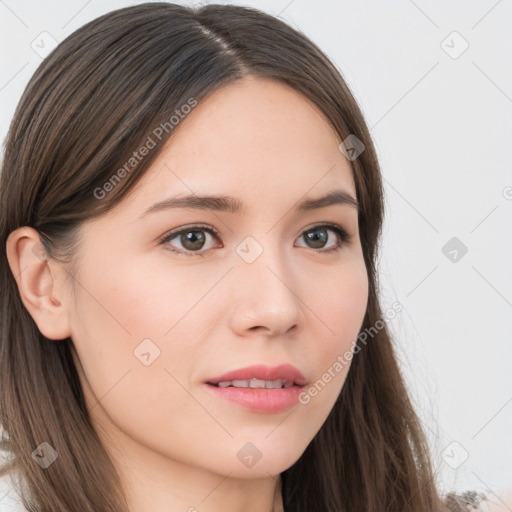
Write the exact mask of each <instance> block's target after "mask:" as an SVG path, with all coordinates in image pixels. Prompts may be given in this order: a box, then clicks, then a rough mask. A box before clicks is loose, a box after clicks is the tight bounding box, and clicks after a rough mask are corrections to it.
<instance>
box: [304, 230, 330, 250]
mask: <svg viewBox="0 0 512 512" xmlns="http://www.w3.org/2000/svg"><path fill="white" fill-rule="evenodd" d="M317 233H322V234H321V235H320V236H317ZM307 238H308V240H309V241H310V242H313V246H314V247H315V248H318V247H320V248H322V247H323V245H324V244H325V242H326V241H327V230H325V229H317V230H315V231H310V232H309V233H307ZM315 244H316V245H315Z"/></svg>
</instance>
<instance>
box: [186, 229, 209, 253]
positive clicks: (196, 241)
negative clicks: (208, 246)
mask: <svg viewBox="0 0 512 512" xmlns="http://www.w3.org/2000/svg"><path fill="white" fill-rule="evenodd" d="M204 242H205V237H204V234H203V233H202V232H201V231H189V232H187V233H185V234H183V235H181V243H182V244H183V247H185V249H188V250H190V251H193V250H194V249H201V248H202V247H203V245H204ZM190 244H191V245H190Z"/></svg>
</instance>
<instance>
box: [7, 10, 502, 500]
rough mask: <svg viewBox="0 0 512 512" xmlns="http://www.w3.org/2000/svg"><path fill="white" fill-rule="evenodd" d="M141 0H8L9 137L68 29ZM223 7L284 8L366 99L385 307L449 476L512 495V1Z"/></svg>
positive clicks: (446, 479) (458, 483) (455, 486)
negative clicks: (376, 169)
mask: <svg viewBox="0 0 512 512" xmlns="http://www.w3.org/2000/svg"><path fill="white" fill-rule="evenodd" d="M134 3H140V2H132V3H130V2H126V1H121V0H119V1H115V0H109V1H102V2H100V1H97V0H89V1H82V0H73V1H70V0H67V1H64V0H61V1H56V0H53V1H47V2H44V3H43V2H37V1H24V0H21V1H15V0H4V1H0V43H1V44H0V48H1V55H0V64H1V75H0V112H1V118H0V138H1V139H2V141H3V140H4V138H5V134H6V132H7V129H8V125H9V122H10V119H11V117H12V115H13V113H14V108H15V106H16V103H17V101H18V100H19V97H20V95H21V93H22V91H23V88H24V87H25V85H26V83H27V82H28V80H29V78H30V76H31V75H32V73H33V72H34V71H35V69H36V67H37V66H38V65H39V64H40V62H41V61H42V58H41V56H40V55H41V54H44V51H45V49H47V48H50V47H51V44H52V43H51V40H52V38H54V39H55V40H56V41H61V40H63V39H64V38H65V37H66V36H67V35H69V34H70V33H71V32H73V31H74V30H76V29H77V28H78V27H80V26H81V25H83V24H84V23H85V22H87V21H89V20H91V19H93V18H95V17H97V16H99V15H101V14H103V13H105V12H108V11H110V10H113V9H116V8H120V7H124V6H128V5H133V4H134ZM178 3H186V2H178ZM188 3H189V4H199V2H188ZM203 3H204V2H203ZM217 3H238V4H246V5H251V6H254V7H258V8H260V9H263V10H266V11H268V12H270V13H273V14H275V15H278V14H279V15H280V16H281V17H282V18H283V19H284V20H285V21H287V22H288V23H290V24H292V25H293V26H295V27H296V28H299V29H300V30H302V31H303V32H305V33H306V34H307V35H308V36H309V37H310V38H311V39H312V40H313V41H315V42H316V43H317V44H318V45H319V46H320V47H321V48H322V49H323V50H324V51H325V52H326V53H327V54H328V55H329V56H330V57H331V59H332V60H333V61H334V62H335V64H336V65H337V67H338V68H339V69H340V71H341V72H342V74H343V76H344V78H345V80H346V81H347V83H348V85H349V86H350V87H351V89H352V91H353V92H354V94H355V96H356V99H357V100H358V101H359V103H360V105H361V107H362V109H363V112H364V114H365V117H366V120H367V123H368V125H369V127H370V129H371V133H372V136H373V138H374V141H375V143H376V145H377V150H378V153H379V157H380V162H381V166H382V172H383V176H384V180H385V187H386V224H385V229H384V237H383V244H382V256H381V259H380V271H381V285H382V305H383V309H384V310H386V309H389V308H390V307H391V304H392V303H393V302H395V301H396V300H398V301H400V302H401V303H402V305H403V307H404V309H403V311H402V312H401V313H400V314H399V315H398V316H397V317H396V318H395V319H394V320H391V321H390V327H391V329H392V331H393V333H394V334H395V337H396V343H397V350H398V352H399V355H400V360H401V362H402V366H403V370H404V372H405V375H406V378H407V380H408V382H409V384H410V387H411V393H412V396H413V399H414V401H415V403H416V405H417V408H418V412H419V413H420V416H421V419H422V421H423V422H424V425H425V429H426V431H427V434H428V436H429V440H430V443H431V447H432V451H433V455H434V463H435V467H436V469H437V471H438V477H439V482H440V485H441V487H442V489H444V490H461V491H463V490H468V489H474V490H481V491H484V492H486V493H488V494H491V496H493V497H494V498H495V499H496V500H498V501H501V500H502V499H506V496H507V495H509V494H510V493H511V492H512V437H511V431H512V429H511V427H512V376H511V371H510V364H511V362H512V345H511V332H512V272H511V271H510V263H511V255H512V229H511V219H512V162H511V158H510V146H511V143H512V140H511V136H512V72H511V55H512V31H511V27H512V1H511V0H500V1H495V0H492V1H472V2H462V1H451V2H442V1H440V0H436V1H432V2H427V1H419V0H418V1H416V2H414V1H412V0H392V1H388V2H378V1H376V0H372V1H366V2H355V1H352V2H348V1H334V0H321V1H312V0H292V1H289V0H276V1H270V0H266V1H257V0H254V1H250V2H217ZM454 31H455V32H457V33H458V34H459V35H457V34H453V32H454ZM464 41H466V42H464ZM466 45H469V46H468V48H467V49H466V50H465V51H464V52H463V53H461V52H462V50H463V49H464V48H465V46H466ZM459 54H460V55H459ZM453 237H456V240H455V241H452V242H450V244H449V245H448V246H446V244H447V243H448V242H449V241H450V240H451V239H452V238H453ZM464 246H465V247H466V248H467V253H466V254H464V255H462V253H463V249H464ZM443 248H444V249H443ZM454 250H455V251H457V253H454V252H453V251H454ZM450 253H451V254H450ZM454 258H455V259H456V261H452V260H453V259H454ZM509 506H510V505H509ZM510 510H512V508H510Z"/></svg>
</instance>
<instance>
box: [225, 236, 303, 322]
mask: <svg viewBox="0 0 512 512" xmlns="http://www.w3.org/2000/svg"><path fill="white" fill-rule="evenodd" d="M270 239H271V237H266V240H265V242H264V244H263V243H260V242H259V241H258V240H256V239H255V238H253V237H247V238H246V239H245V240H243V241H242V242H241V243H240V244H239V245H238V247H237V248H236V252H237V255H238V258H237V260H236V263H235V266H236V274H237V275H238V283H237V293H236V300H237V309H238V312H239V313H240V312H241V315H242V317H244V318H245V322H248V321H250V322H252V324H253V325H254V326H256V325H257V326H266V327H269V328H271V329H273V330H276V329H279V330H282V329H284V330H287V329H288V328H290V327H292V326H293V325H294V324H296V323H297V322H298V319H299V315H300V311H301V309H300V308H301V302H300V300H299V298H298V296H297V293H296V291H295V288H296V286H297V283H295V278H294V272H293V268H291V266H290V264H289V262H288V261H287V259H286V258H287V255H286V253H284V252H283V250H282V248H281V247H280V246H279V244H278V243H272V244H271V243H270ZM247 327H250V326H249V325H248V324H247Z"/></svg>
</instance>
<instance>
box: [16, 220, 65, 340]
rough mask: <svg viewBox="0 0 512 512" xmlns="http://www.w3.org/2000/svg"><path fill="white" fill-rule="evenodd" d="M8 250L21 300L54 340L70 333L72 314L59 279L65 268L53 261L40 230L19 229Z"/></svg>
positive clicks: (42, 331)
mask: <svg viewBox="0 0 512 512" xmlns="http://www.w3.org/2000/svg"><path fill="white" fill-rule="evenodd" d="M6 251H7V260H8V262H9V266H10V268H11V272H12V274H13V276H14V278H15V279H16V284H17V285H18V290H19V293H20V297H21V300H22V302H23V304H24V306H25V308H26V309H27V311H28V312H29V313H30V315H31V316H32V318H33V319H34V322H35V323H36V324H37V326H38V328H39V330H40V331H41V333H42V334H43V335H44V336H46V337H47V338H49V339H53V340H61V339H65V338H68V337H70V336H71V328H70V327H71V326H70V322H69V314H68V311H67V309H66V307H65V304H64V300H63V297H62V296H61V293H63V291H64V290H63V289H62V290H61V289H60V288H59V286H58V285H59V283H58V280H57V279H56V277H57V272H58V271H59V270H62V269H60V268H59V267H58V264H55V265H53V262H52V265H50V261H48V259H47V258H46V255H45V253H44V250H43V248H42V245H41V242H40V237H39V233H38V232H37V231H36V230H35V229H33V228H31V227H28V226H23V227H21V228H18V229H16V230H15V231H13V232H12V233H10V235H9V237H8V239H7V244H6Z"/></svg>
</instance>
